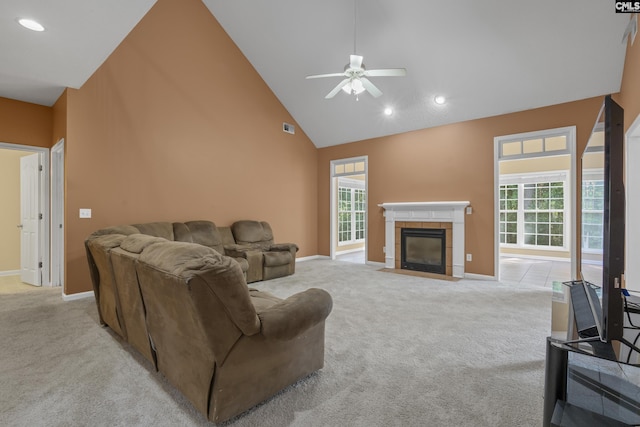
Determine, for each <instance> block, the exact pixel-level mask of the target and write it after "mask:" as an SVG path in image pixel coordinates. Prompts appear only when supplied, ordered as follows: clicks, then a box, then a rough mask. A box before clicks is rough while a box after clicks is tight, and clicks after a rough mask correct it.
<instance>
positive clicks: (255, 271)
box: [224, 245, 263, 283]
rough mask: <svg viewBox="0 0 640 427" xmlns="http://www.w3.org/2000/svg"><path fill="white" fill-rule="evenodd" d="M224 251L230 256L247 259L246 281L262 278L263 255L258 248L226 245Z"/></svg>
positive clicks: (250, 281) (255, 280)
mask: <svg viewBox="0 0 640 427" xmlns="http://www.w3.org/2000/svg"><path fill="white" fill-rule="evenodd" d="M224 253H225V255H227V256H230V257H232V258H244V259H246V260H247V264H248V267H247V270H246V279H247V283H252V282H257V281H259V280H262V264H263V255H262V251H261V250H260V249H256V248H254V247H252V246H248V245H226V246H225V247H224Z"/></svg>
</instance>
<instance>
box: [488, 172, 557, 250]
mask: <svg viewBox="0 0 640 427" xmlns="http://www.w3.org/2000/svg"><path fill="white" fill-rule="evenodd" d="M555 175H556V179H554V180H549V179H548V178H550V177H549V176H529V175H526V174H522V175H517V176H513V177H509V178H506V179H504V180H503V183H502V184H501V185H500V231H499V233H500V244H501V245H508V246H512V247H521V248H530V249H542V248H549V249H566V245H565V243H566V238H565V231H566V230H567V229H568V226H567V224H566V223H565V222H566V221H565V220H566V218H568V213H567V210H566V209H565V207H566V206H567V205H568V203H567V201H566V200H567V199H566V198H567V196H568V195H567V194H566V193H567V192H566V191H565V187H566V174H560V175H562V178H561V179H558V178H557V175H558V174H555ZM504 181H507V182H508V183H505V182H504ZM514 181H520V182H519V183H514Z"/></svg>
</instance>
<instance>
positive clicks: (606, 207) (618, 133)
mask: <svg viewBox="0 0 640 427" xmlns="http://www.w3.org/2000/svg"><path fill="white" fill-rule="evenodd" d="M623 119H624V111H623V109H622V107H620V106H619V105H618V104H617V103H616V102H615V101H613V99H611V95H607V96H606V97H605V99H604V102H603V105H602V108H601V109H600V113H599V114H598V118H597V120H596V123H595V126H594V128H593V132H592V134H591V137H590V138H589V141H588V143H587V146H586V148H585V150H584V152H583V153H582V162H581V169H582V186H581V187H582V212H581V218H582V232H581V240H580V242H581V245H580V246H581V248H580V249H581V260H582V261H581V265H580V274H581V276H582V277H581V279H582V281H583V282H586V283H585V285H587V286H591V285H593V286H591V288H592V289H590V291H593V290H596V292H586V293H587V294H588V300H589V303H590V305H591V306H592V310H593V311H594V320H595V325H594V326H595V327H596V328H595V330H597V333H598V334H599V336H600V340H601V341H602V342H607V343H609V342H611V341H612V340H621V339H622V336H623V296H622V290H621V284H622V278H623V275H624V239H625V191H624V177H623V171H624V126H623ZM598 294H599V295H598ZM595 330H594V331H595Z"/></svg>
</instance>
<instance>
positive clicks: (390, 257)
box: [378, 201, 469, 277]
mask: <svg viewBox="0 0 640 427" xmlns="http://www.w3.org/2000/svg"><path fill="white" fill-rule="evenodd" d="M378 206H380V207H382V208H383V209H384V210H385V212H384V217H385V267H386V268H395V258H396V254H395V250H396V249H395V248H396V244H395V243H396V242H395V238H396V233H395V227H396V221H399V222H450V223H452V239H453V242H452V252H453V260H452V261H453V262H452V264H453V266H452V267H453V268H452V275H453V277H464V210H465V208H466V207H467V206H469V202H468V201H456V202H402V203H382V204H379V205H378Z"/></svg>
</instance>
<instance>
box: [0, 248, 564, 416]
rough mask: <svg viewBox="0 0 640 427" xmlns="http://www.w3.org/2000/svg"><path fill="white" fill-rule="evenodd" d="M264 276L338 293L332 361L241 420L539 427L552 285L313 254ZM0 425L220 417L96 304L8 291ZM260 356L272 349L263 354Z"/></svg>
mask: <svg viewBox="0 0 640 427" xmlns="http://www.w3.org/2000/svg"><path fill="white" fill-rule="evenodd" d="M296 268H297V270H296V274H295V275H294V276H291V277H286V278H282V279H277V280H272V281H268V282H263V283H258V284H253V285H252V286H254V287H256V288H259V289H263V290H268V291H270V292H272V293H274V294H276V295H278V296H281V297H286V296H289V295H291V294H293V293H295V292H298V291H301V290H303V289H306V288H309V287H320V288H324V289H326V290H328V291H329V292H330V293H331V295H332V296H333V299H334V309H333V312H332V313H331V315H330V316H329V318H328V320H327V328H326V351H325V367H324V369H322V370H321V371H319V372H318V373H316V374H314V375H312V376H311V377H308V378H307V379H305V380H302V381H300V382H298V383H297V384H295V385H294V386H292V387H289V388H287V389H285V390H284V391H283V392H281V393H279V394H278V395H276V396H275V397H273V398H272V399H270V400H268V401H267V402H265V403H264V404H262V405H260V406H258V407H256V408H254V409H252V410H250V411H248V412H247V413H245V414H243V415H241V416H239V417H238V418H236V419H234V420H232V421H231V422H229V423H228V425H232V426H304V427H309V426H311V427H313V426H367V427H369V426H509V427H511V426H539V425H540V424H541V422H542V398H543V382H544V380H543V376H544V358H545V338H546V336H548V335H549V333H550V329H551V326H550V325H551V323H550V319H551V310H550V307H551V290H550V289H546V288H543V287H531V286H522V285H506V284H501V283H497V282H489V281H487V282H484V281H477V280H460V281H458V282H447V281H441V280H432V279H427V278H421V277H413V276H406V275H399V274H389V273H383V272H380V271H378V268H376V267H371V266H365V265H357V264H348V263H344V262H338V261H329V260H315V261H307V262H302V263H299V264H298V265H297V267H296ZM0 343H2V344H1V345H0V361H1V362H0V378H1V381H0V408H2V410H0V425H7V426H88V425H91V426H147V425H149V426H151V425H153V426H203V425H210V424H209V423H207V421H206V420H205V419H204V418H203V417H202V416H201V415H200V414H199V413H197V412H196V411H195V410H194V409H193V407H192V406H191V404H190V403H189V402H188V401H187V400H186V399H184V398H183V397H182V396H181V395H180V393H178V392H177V391H176V390H175V389H174V388H173V387H172V386H171V385H170V384H168V383H167V382H166V381H165V379H164V378H163V377H162V376H161V375H160V374H158V373H156V372H154V371H153V369H152V368H151V366H150V365H149V363H147V362H146V361H145V360H144V359H143V358H142V357H140V356H138V355H137V354H136V353H135V352H134V351H133V350H131V348H130V347H129V346H128V345H127V344H126V343H123V342H121V341H120V340H118V339H117V338H116V337H115V336H114V335H113V334H112V333H110V330H109V329H108V328H102V327H100V326H99V325H98V321H97V312H96V307H95V303H94V301H93V300H92V299H85V300H78V301H70V302H63V301H62V299H61V296H60V290H59V289H58V290H56V289H50V288H49V289H40V290H38V291H37V292H26V293H21V294H15V295H0ZM256 357H260V355H258V354H257V355H256Z"/></svg>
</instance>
